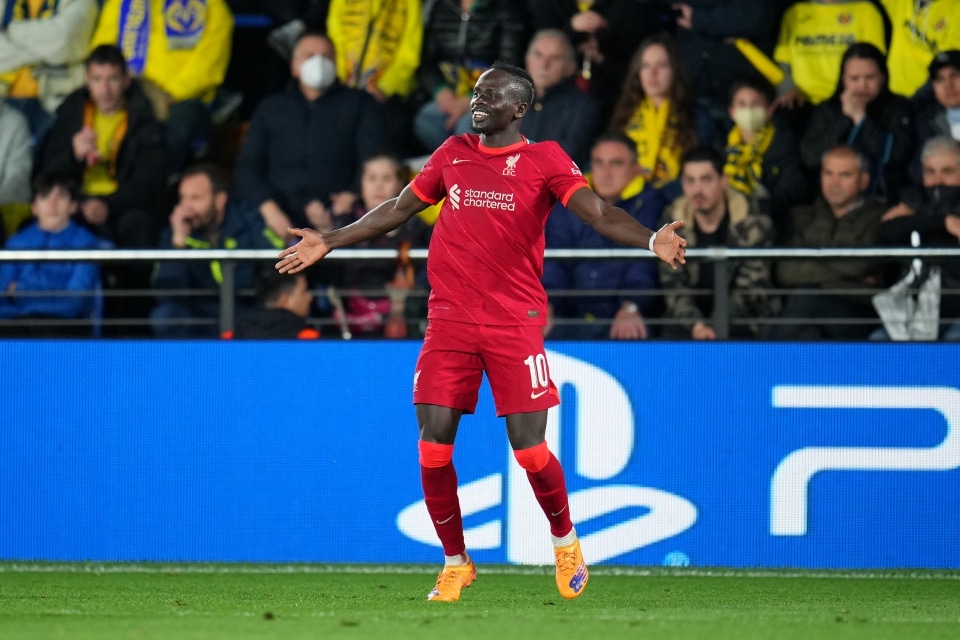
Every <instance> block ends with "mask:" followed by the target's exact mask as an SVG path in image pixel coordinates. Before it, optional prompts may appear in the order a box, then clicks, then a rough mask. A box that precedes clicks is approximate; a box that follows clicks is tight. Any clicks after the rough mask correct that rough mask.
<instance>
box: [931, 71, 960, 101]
mask: <svg viewBox="0 0 960 640" xmlns="http://www.w3.org/2000/svg"><path fill="white" fill-rule="evenodd" d="M933 94H934V95H935V96H936V97H937V102H939V103H940V104H941V105H942V106H943V107H944V108H945V109H957V108H960V69H957V68H956V67H944V68H942V69H940V70H939V71H937V75H936V76H934V78H933Z"/></svg>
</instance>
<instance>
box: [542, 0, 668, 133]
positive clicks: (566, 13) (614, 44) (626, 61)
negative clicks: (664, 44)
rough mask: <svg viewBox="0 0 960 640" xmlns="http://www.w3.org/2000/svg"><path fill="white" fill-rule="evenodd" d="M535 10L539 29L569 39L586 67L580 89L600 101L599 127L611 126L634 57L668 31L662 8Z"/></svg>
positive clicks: (614, 3) (586, 5)
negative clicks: (645, 44) (558, 32)
mask: <svg viewBox="0 0 960 640" xmlns="http://www.w3.org/2000/svg"><path fill="white" fill-rule="evenodd" d="M531 6H532V8H533V28H534V29H536V30H537V31H539V30H541V29H560V30H561V31H563V32H564V33H566V34H567V37H568V38H570V41H571V42H572V43H573V46H574V48H576V50H577V52H578V54H579V60H580V65H581V67H580V73H579V75H578V77H577V83H578V84H580V85H581V86H582V87H583V88H585V89H587V91H588V92H589V94H590V96H591V97H593V99H594V100H596V101H597V104H598V106H599V108H600V116H599V117H600V122H606V121H607V120H608V119H609V117H610V113H611V111H612V110H613V106H614V103H615V102H616V100H617V96H618V95H619V93H620V88H621V86H623V81H624V78H626V75H627V69H628V68H629V66H630V58H631V56H633V52H634V51H636V50H637V47H639V46H640V43H641V42H643V41H644V40H645V39H646V38H648V37H649V36H652V35H653V34H655V33H657V32H658V31H660V30H661V29H662V28H663V24H661V21H660V16H661V15H662V14H663V7H662V6H661V3H658V2H624V1H623V0H593V2H578V1H577V0H533V1H532V2H531ZM528 116H529V114H528Z"/></svg>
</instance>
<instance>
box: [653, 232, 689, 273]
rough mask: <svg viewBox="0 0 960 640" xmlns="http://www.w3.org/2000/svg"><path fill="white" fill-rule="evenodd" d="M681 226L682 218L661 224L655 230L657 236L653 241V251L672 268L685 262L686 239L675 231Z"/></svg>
mask: <svg viewBox="0 0 960 640" xmlns="http://www.w3.org/2000/svg"><path fill="white" fill-rule="evenodd" d="M682 226H683V221H682V220H675V221H673V222H671V223H670V224H665V225H663V226H662V227H660V230H659V231H657V238H656V240H654V242H653V252H654V253H655V254H657V257H658V258H660V259H661V260H663V261H664V262H666V263H667V264H668V265H670V266H671V267H673V268H674V269H676V268H677V267H678V266H680V265H681V264H686V263H687V258H686V256H687V241H686V240H684V239H683V238H681V237H680V236H679V235H677V231H676V230H677V229H679V228H680V227H682Z"/></svg>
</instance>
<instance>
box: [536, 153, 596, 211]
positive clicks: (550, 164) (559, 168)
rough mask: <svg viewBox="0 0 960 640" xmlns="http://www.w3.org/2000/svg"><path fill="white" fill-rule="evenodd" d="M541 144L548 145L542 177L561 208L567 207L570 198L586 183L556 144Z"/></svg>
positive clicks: (568, 157)
mask: <svg viewBox="0 0 960 640" xmlns="http://www.w3.org/2000/svg"><path fill="white" fill-rule="evenodd" d="M541 144H546V145H549V148H548V152H547V154H546V156H547V162H545V163H544V175H545V177H546V179H547V185H548V186H549V187H550V192H551V193H552V194H553V197H555V198H556V199H557V200H559V201H560V203H561V204H562V205H563V206H567V202H568V201H569V200H570V196H572V195H573V194H574V192H575V191H577V190H578V189H580V188H582V187H586V186H588V185H587V181H586V179H584V177H583V172H582V171H580V167H578V166H577V163H576V162H574V161H573V160H572V159H571V158H570V156H568V155H567V153H566V152H565V151H564V150H563V149H562V148H561V147H560V145H559V144H557V143H556V142H545V143H541Z"/></svg>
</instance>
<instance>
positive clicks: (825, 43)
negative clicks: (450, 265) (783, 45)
mask: <svg viewBox="0 0 960 640" xmlns="http://www.w3.org/2000/svg"><path fill="white" fill-rule="evenodd" d="M856 42H857V38H856V36H854V35H853V34H850V33H820V34H817V35H815V36H797V37H796V38H794V43H796V44H797V45H799V46H801V47H838V46H842V47H849V46H850V45H852V44H856Z"/></svg>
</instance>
